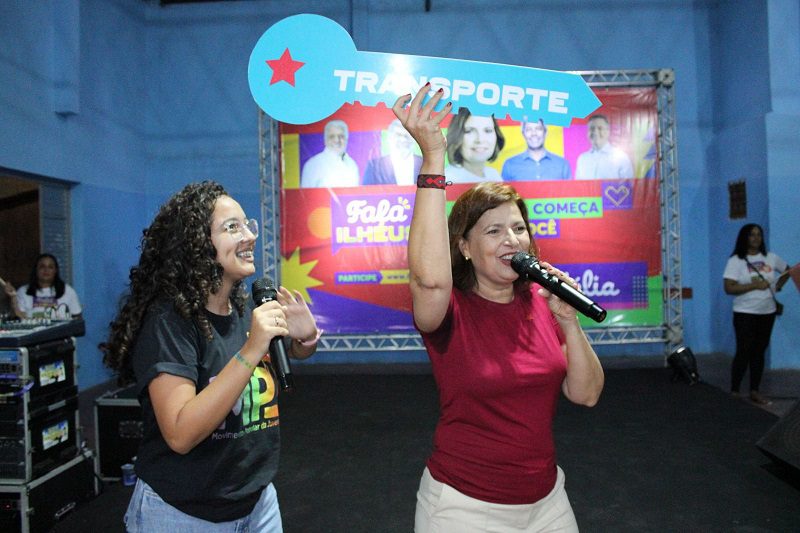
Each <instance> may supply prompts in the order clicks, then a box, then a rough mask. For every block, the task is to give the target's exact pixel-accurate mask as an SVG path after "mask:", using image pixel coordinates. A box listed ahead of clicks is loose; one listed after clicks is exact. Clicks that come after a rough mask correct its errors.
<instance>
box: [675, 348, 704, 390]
mask: <svg viewBox="0 0 800 533" xmlns="http://www.w3.org/2000/svg"><path fill="white" fill-rule="evenodd" d="M667 363H669V366H670V367H671V368H672V381H673V382H675V381H678V380H679V379H685V380H686V381H688V382H689V385H694V384H695V383H697V382H699V381H700V374H698V373H697V360H696V359H695V358H694V354H693V353H692V350H691V349H690V348H689V347H688V346H679V347H678V348H676V349H675V350H674V351H673V352H672V353H671V354H669V357H667Z"/></svg>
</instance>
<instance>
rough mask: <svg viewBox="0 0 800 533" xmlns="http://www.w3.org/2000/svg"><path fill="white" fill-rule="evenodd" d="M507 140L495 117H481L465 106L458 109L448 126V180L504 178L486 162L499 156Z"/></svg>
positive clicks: (470, 181)
mask: <svg viewBox="0 0 800 533" xmlns="http://www.w3.org/2000/svg"><path fill="white" fill-rule="evenodd" d="M505 142H506V140H505V137H503V133H502V132H501V131H500V126H499V125H498V124H497V120H495V118H494V117H479V116H477V115H473V114H471V113H470V112H469V110H468V109H466V108H463V107H462V108H461V109H459V110H458V114H457V115H456V116H455V117H453V120H452V122H450V126H449V127H448V128H447V159H448V161H449V162H450V164H449V165H448V167H447V168H446V169H445V176H446V177H447V181H450V182H452V183H475V182H481V181H502V178H501V177H500V173H499V172H498V171H497V170H496V169H494V168H492V167H490V166H488V165H487V164H486V163H487V162H491V161H494V160H495V159H497V155H498V154H499V153H500V150H502V149H503V146H504V145H505Z"/></svg>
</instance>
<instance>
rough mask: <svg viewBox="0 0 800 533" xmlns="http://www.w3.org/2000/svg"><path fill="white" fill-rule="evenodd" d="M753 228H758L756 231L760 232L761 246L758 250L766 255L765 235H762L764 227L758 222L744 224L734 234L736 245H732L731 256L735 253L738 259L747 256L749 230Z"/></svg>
mask: <svg viewBox="0 0 800 533" xmlns="http://www.w3.org/2000/svg"><path fill="white" fill-rule="evenodd" d="M753 228H758V231H760V232H761V246H760V247H759V248H758V251H759V252H761V253H762V254H764V255H767V236H766V235H764V228H762V227H761V226H760V225H758V224H745V225H744V226H742V227H741V229H740V230H739V234H738V235H737V236H736V245H735V246H734V247H733V253H732V254H731V256H734V255H735V256H736V257H738V258H739V259H744V258H745V257H747V251H748V249H749V248H750V232H751V231H753Z"/></svg>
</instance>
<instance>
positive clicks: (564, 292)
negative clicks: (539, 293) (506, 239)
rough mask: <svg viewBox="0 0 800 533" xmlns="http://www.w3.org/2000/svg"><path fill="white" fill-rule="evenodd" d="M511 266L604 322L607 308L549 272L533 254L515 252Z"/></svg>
mask: <svg viewBox="0 0 800 533" xmlns="http://www.w3.org/2000/svg"><path fill="white" fill-rule="evenodd" d="M511 268H513V269H514V270H515V271H516V272H517V273H518V274H519V275H520V276H525V277H526V278H527V279H529V280H533V281H535V282H537V283H538V284H539V285H541V286H542V287H544V288H545V289H547V290H548V291H550V292H552V293H553V294H555V295H556V296H558V297H559V298H561V299H562V300H564V301H565V302H567V303H568V304H569V305H571V306H572V307H574V308H575V309H577V310H578V311H580V312H581V313H583V314H584V315H586V316H588V317H589V318H591V319H592V320H594V321H595V322H602V321H603V320H605V319H606V310H605V309H603V308H602V307H600V306H599V305H597V304H596V303H594V302H593V301H592V300H591V299H590V298H589V297H588V296H586V295H585V294H583V293H582V292H581V291H579V290H578V289H575V288H574V287H572V286H571V285H569V284H568V283H565V282H564V281H562V280H561V279H560V278H559V277H558V276H554V275H552V274H548V273H547V270H545V269H544V268H542V266H541V265H540V264H539V261H537V260H536V258H535V257H533V256H532V255H530V254H526V253H525V252H517V253H515V254H514V257H512V258H511Z"/></svg>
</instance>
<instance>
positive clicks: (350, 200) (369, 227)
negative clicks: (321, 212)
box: [331, 193, 414, 254]
mask: <svg viewBox="0 0 800 533" xmlns="http://www.w3.org/2000/svg"><path fill="white" fill-rule="evenodd" d="M413 208H414V195H413V194H397V193H395V194H354V195H339V196H333V197H331V230H332V231H331V233H332V239H331V248H332V253H334V254H335V253H336V252H337V251H338V250H339V249H340V248H344V247H348V246H354V247H357V248H360V247H363V246H406V245H408V230H409V227H410V225H411V212H412V210H413Z"/></svg>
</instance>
